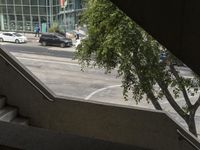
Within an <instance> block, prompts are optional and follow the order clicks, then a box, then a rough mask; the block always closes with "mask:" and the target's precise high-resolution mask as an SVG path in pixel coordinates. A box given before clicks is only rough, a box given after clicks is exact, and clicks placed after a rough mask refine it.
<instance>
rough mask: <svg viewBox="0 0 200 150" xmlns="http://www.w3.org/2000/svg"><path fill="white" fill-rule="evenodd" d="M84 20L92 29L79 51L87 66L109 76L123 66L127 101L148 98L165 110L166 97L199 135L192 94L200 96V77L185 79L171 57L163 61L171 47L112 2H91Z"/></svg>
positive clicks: (100, 0)
mask: <svg viewBox="0 0 200 150" xmlns="http://www.w3.org/2000/svg"><path fill="white" fill-rule="evenodd" d="M82 22H83V23H84V24H86V25H87V28H88V37H87V38H86V39H84V40H83V41H82V43H81V44H80V45H79V46H78V47H77V52H76V58H77V59H78V60H79V63H80V64H81V65H82V67H86V66H89V65H92V66H98V67H99V68H105V69H106V71H107V72H110V71H112V70H113V69H114V68H117V70H118V75H119V76H121V77H122V86H123V89H124V90H123V95H124V98H125V99H127V98H128V96H129V95H130V94H129V92H131V93H132V94H131V95H132V99H134V100H135V101H136V102H137V103H139V102H140V101H141V100H143V99H144V96H145V97H147V99H146V100H147V102H149V101H150V102H152V104H153V105H154V107H155V108H156V109H159V110H162V106H161V105H160V103H159V100H160V99H161V98H163V97H165V98H166V99H167V100H168V102H169V103H170V104H171V106H172V107H173V108H174V110H175V111H176V112H177V113H178V114H179V115H180V116H181V117H182V118H183V119H184V120H185V121H186V123H187V124H188V127H189V130H190V131H191V132H192V133H193V134H194V135H197V132H196V126H195V120H194V116H195V113H196V110H197V109H198V107H199V105H200V98H198V99H197V101H196V102H195V103H194V104H192V103H191V101H190V98H189V96H190V95H192V96H194V95H195V94H198V93H197V91H198V90H199V80H198V78H184V77H182V76H180V74H179V72H178V71H177V69H176V67H175V66H174V62H175V61H177V60H176V58H175V57H174V56H173V55H172V54H170V53H168V55H167V56H166V57H165V59H164V60H161V59H160V54H161V53H166V49H165V48H164V47H162V46H161V45H160V44H159V43H158V42H157V41H155V40H154V39H153V38H152V37H151V36H150V35H148V34H147V33H146V32H145V31H144V30H143V29H142V28H140V27H139V26H138V25H137V24H136V23H135V22H134V21H132V20H131V19H130V18H129V17H127V16H126V15H125V14H124V13H123V12H122V11H120V10H119V9H118V8H117V7H116V6H115V5H113V4H112V3H111V2H109V1H108V0H88V1H87V10H86V11H85V12H84V14H83V16H82ZM179 96H182V97H184V99H185V105H184V106H180V105H179V104H178V103H177V102H176V98H177V97H179Z"/></svg>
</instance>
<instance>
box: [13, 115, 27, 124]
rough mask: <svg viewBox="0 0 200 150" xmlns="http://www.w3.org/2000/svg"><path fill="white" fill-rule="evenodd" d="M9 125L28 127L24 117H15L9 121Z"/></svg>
mask: <svg viewBox="0 0 200 150" xmlns="http://www.w3.org/2000/svg"><path fill="white" fill-rule="evenodd" d="M11 123H14V124H19V125H27V126H28V125H29V120H28V119H27V118H25V117H19V116H17V117H16V118H14V119H13V120H11Z"/></svg>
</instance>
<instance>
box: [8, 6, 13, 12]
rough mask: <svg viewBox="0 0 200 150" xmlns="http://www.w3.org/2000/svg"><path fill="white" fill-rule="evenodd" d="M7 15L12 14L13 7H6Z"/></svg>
mask: <svg viewBox="0 0 200 150" xmlns="http://www.w3.org/2000/svg"><path fill="white" fill-rule="evenodd" d="M8 13H9V14H14V7H13V6H8Z"/></svg>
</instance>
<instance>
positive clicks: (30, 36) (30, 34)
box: [23, 33, 40, 43]
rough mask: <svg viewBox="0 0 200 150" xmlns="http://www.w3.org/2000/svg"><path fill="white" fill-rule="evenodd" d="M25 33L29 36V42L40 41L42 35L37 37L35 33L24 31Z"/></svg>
mask: <svg viewBox="0 0 200 150" xmlns="http://www.w3.org/2000/svg"><path fill="white" fill-rule="evenodd" d="M23 35H24V36H26V37H27V39H28V42H33V43H34V42H37V43H38V42H39V38H40V37H35V34H34V33H23Z"/></svg>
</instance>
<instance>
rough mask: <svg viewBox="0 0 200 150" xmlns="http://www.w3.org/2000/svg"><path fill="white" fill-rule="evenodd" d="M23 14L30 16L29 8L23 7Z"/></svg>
mask: <svg viewBox="0 0 200 150" xmlns="http://www.w3.org/2000/svg"><path fill="white" fill-rule="evenodd" d="M23 9H24V14H30V7H29V6H24V7H23Z"/></svg>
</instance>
